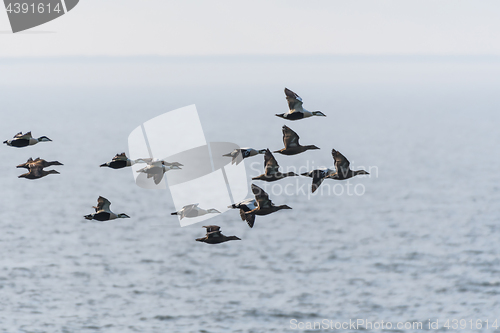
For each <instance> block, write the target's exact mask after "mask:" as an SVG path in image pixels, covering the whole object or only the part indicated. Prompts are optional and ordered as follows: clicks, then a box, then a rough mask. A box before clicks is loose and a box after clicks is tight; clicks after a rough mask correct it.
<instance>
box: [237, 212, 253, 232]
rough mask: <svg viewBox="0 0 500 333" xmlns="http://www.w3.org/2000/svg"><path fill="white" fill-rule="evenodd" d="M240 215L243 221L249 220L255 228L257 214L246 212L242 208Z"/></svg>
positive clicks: (250, 225)
mask: <svg viewBox="0 0 500 333" xmlns="http://www.w3.org/2000/svg"><path fill="white" fill-rule="evenodd" d="M240 217H241V219H242V220H243V221H247V224H248V226H249V227H250V228H253V225H254V223H255V214H245V212H244V211H243V209H240Z"/></svg>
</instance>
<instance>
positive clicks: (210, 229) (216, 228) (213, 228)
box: [203, 225, 220, 234]
mask: <svg viewBox="0 0 500 333" xmlns="http://www.w3.org/2000/svg"><path fill="white" fill-rule="evenodd" d="M203 228H206V229H207V234H208V233H210V232H213V231H219V230H220V227H219V226H218V225H204V226H203Z"/></svg>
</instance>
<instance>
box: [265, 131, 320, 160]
mask: <svg viewBox="0 0 500 333" xmlns="http://www.w3.org/2000/svg"><path fill="white" fill-rule="evenodd" d="M283 143H284V145H285V148H283V149H281V150H277V151H274V152H273V153H280V154H283V155H296V154H300V153H302V152H305V151H306V150H309V149H319V148H318V147H316V146H315V145H309V146H301V145H300V143H299V136H298V135H297V133H295V132H294V131H292V129H291V128H290V127H288V126H285V125H283Z"/></svg>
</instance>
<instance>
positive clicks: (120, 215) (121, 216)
mask: <svg viewBox="0 0 500 333" xmlns="http://www.w3.org/2000/svg"><path fill="white" fill-rule="evenodd" d="M117 217H118V218H119V219H129V218H130V216H128V215H127V214H123V213H121V214H118V215H117Z"/></svg>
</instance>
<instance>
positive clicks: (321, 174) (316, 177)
mask: <svg viewBox="0 0 500 333" xmlns="http://www.w3.org/2000/svg"><path fill="white" fill-rule="evenodd" d="M333 173H335V170H332V169H329V168H320V169H316V170H312V171H309V172H305V173H303V174H302V176H307V177H311V178H312V179H313V180H312V193H314V192H315V191H316V190H317V189H318V187H319V186H320V185H321V183H322V182H323V180H324V179H325V178H326V177H327V176H329V175H331V174H333Z"/></svg>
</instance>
